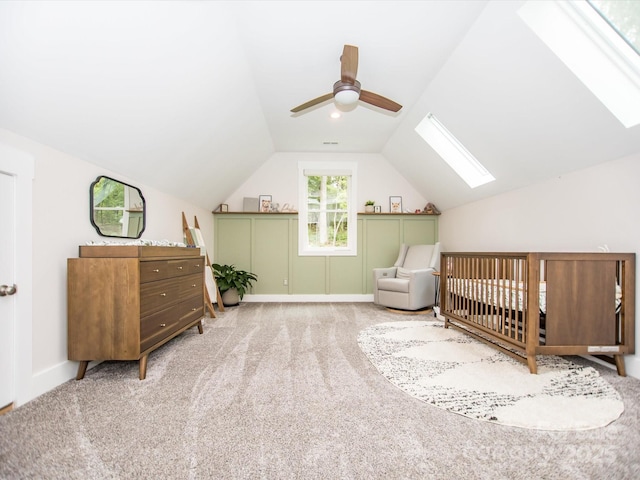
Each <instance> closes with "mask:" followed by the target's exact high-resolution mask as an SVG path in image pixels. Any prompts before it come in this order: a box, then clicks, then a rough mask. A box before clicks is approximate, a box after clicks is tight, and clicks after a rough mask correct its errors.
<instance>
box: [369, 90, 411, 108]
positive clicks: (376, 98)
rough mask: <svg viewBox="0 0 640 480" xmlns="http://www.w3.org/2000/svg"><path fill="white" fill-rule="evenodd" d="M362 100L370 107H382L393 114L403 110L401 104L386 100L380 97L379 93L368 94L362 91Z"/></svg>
mask: <svg viewBox="0 0 640 480" xmlns="http://www.w3.org/2000/svg"><path fill="white" fill-rule="evenodd" d="M360 100H361V101H363V102H364V103H368V104H369V105H373V106H374V107H380V108H383V109H385V110H390V111H392V112H397V111H399V110H400V109H401V108H402V105H400V104H399V103H396V102H394V101H393V100H389V99H388V98H385V97H383V96H382V95H378V94H377V93H373V92H368V91H366V90H361V91H360Z"/></svg>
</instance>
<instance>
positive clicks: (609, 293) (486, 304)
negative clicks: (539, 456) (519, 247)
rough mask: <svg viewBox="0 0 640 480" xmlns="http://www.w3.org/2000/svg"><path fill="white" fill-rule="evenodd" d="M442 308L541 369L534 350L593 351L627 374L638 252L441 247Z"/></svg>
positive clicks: (448, 317)
mask: <svg viewBox="0 0 640 480" xmlns="http://www.w3.org/2000/svg"><path fill="white" fill-rule="evenodd" d="M440 269H441V271H440V314H441V315H443V316H444V318H445V328H448V327H449V326H452V327H455V328H457V329H459V330H461V331H463V332H465V333H467V334H469V335H471V336H473V337H475V338H477V339H478V340H481V341H484V342H486V343H489V344H490V345H492V346H494V347H496V348H498V349H499V350H501V351H503V352H504V353H506V354H508V355H511V356H512V357H514V358H517V359H518V360H521V361H523V362H525V361H526V363H527V364H528V366H529V370H530V371H531V373H537V364H536V355H594V356H597V357H599V358H602V359H604V360H607V361H609V362H611V363H615V365H616V368H617V370H618V374H619V375H622V376H625V375H626V373H625V366H624V355H625V354H632V353H634V344H635V254H634V253H442V254H441V262H440Z"/></svg>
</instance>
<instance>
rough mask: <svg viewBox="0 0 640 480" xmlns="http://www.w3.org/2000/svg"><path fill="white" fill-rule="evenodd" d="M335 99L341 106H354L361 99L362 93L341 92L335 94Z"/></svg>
mask: <svg viewBox="0 0 640 480" xmlns="http://www.w3.org/2000/svg"><path fill="white" fill-rule="evenodd" d="M334 98H335V99H336V102H338V103H339V104H341V105H353V104H354V103H356V102H357V101H358V99H359V98H360V93H359V92H356V91H354V90H341V91H339V92H338V93H336V94H335V96H334Z"/></svg>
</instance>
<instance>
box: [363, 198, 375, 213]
mask: <svg viewBox="0 0 640 480" xmlns="http://www.w3.org/2000/svg"><path fill="white" fill-rule="evenodd" d="M375 204H376V202H374V201H373V200H367V201H366V202H364V211H365V212H366V213H373V206H374V205H375Z"/></svg>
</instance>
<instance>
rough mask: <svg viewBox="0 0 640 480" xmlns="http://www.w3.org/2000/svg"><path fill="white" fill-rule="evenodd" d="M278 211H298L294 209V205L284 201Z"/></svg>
mask: <svg viewBox="0 0 640 480" xmlns="http://www.w3.org/2000/svg"><path fill="white" fill-rule="evenodd" d="M280 213H298V211H297V210H296V207H295V205H289V204H288V203H285V204H284V205H283V206H282V208H281V209H280Z"/></svg>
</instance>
